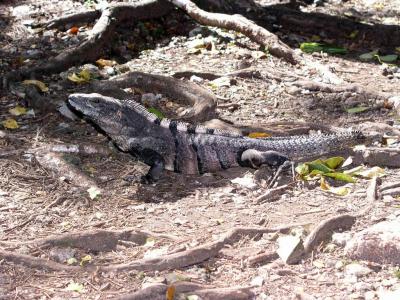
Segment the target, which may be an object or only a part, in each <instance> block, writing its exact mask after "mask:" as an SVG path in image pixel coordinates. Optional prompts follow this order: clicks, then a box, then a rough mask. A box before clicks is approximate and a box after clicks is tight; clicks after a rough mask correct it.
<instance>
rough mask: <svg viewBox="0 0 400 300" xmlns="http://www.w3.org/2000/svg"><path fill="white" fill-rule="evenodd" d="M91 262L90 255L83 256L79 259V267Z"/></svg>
mask: <svg viewBox="0 0 400 300" xmlns="http://www.w3.org/2000/svg"><path fill="white" fill-rule="evenodd" d="M91 260H92V257H91V256H90V255H85V256H84V257H82V258H81V262H80V263H79V265H80V266H81V267H83V266H84V265H86V264H88V263H89V262H90V261H91Z"/></svg>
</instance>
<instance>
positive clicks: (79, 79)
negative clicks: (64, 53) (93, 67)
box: [68, 69, 91, 83]
mask: <svg viewBox="0 0 400 300" xmlns="http://www.w3.org/2000/svg"><path fill="white" fill-rule="evenodd" d="M68 79H69V80H70V81H72V82H75V83H87V82H89V81H90V79H91V76H90V71H89V70H87V69H83V70H82V71H80V72H79V73H78V74H76V73H72V74H71V75H69V76H68Z"/></svg>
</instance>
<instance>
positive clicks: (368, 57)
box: [358, 50, 378, 61]
mask: <svg viewBox="0 0 400 300" xmlns="http://www.w3.org/2000/svg"><path fill="white" fill-rule="evenodd" d="M377 54H378V50H374V51H371V52H368V53H364V54H361V55H360V56H358V58H359V59H361V60H363V61H368V60H372V59H374V58H375V56H376V55H377Z"/></svg>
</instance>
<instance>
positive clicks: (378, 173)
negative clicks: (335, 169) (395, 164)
mask: <svg viewBox="0 0 400 300" xmlns="http://www.w3.org/2000/svg"><path fill="white" fill-rule="evenodd" d="M357 175H359V176H362V177H366V178H373V177H382V176H385V170H384V169H382V168H381V167H377V166H376V167H372V168H370V169H367V170H365V171H362V172H358V173H357Z"/></svg>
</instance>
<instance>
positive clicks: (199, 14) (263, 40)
mask: <svg viewBox="0 0 400 300" xmlns="http://www.w3.org/2000/svg"><path fill="white" fill-rule="evenodd" d="M168 1H169V2H171V3H173V4H174V5H175V6H177V7H179V8H181V9H182V10H184V11H185V12H186V13H187V14H188V15H189V16H191V17H192V18H193V19H195V20H196V21H197V22H199V23H200V24H204V25H207V26H215V27H220V28H224V29H228V30H234V31H237V32H240V33H242V34H244V35H245V36H247V37H248V38H250V39H251V40H253V41H255V42H256V43H258V44H259V45H262V46H264V47H265V48H266V49H267V50H268V51H269V52H270V53H271V54H272V55H274V56H276V57H279V58H283V59H284V60H286V61H288V62H290V63H292V64H298V63H299V61H300V60H299V58H298V57H297V55H296V54H295V53H294V51H293V50H292V49H290V48H289V47H288V46H287V45H285V44H284V43H282V42H281V41H280V40H279V39H278V37H277V36H276V35H275V34H272V33H271V32H269V31H268V30H266V29H265V28H263V27H261V26H258V25H257V24H255V23H254V22H252V21H250V20H249V19H247V18H245V17H243V16H242V15H226V14H220V13H210V12H206V11H204V10H202V9H200V8H199V7H198V6H197V5H196V4H194V3H193V2H191V1H189V0H168Z"/></svg>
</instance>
